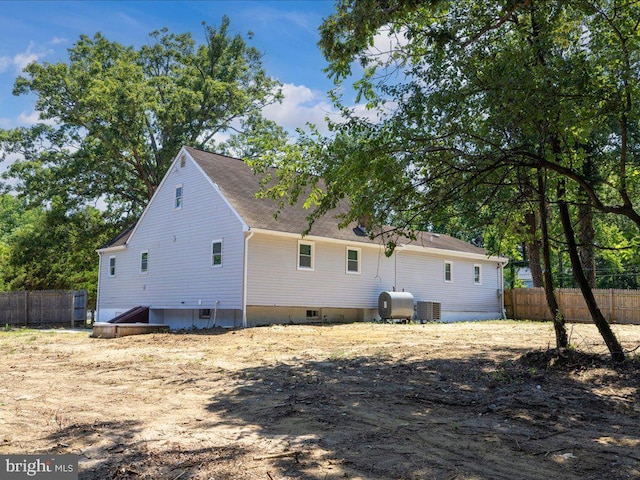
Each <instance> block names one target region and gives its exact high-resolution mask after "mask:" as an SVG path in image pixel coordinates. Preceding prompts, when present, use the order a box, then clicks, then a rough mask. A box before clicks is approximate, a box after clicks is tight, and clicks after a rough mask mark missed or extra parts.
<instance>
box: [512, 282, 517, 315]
mask: <svg viewBox="0 0 640 480" xmlns="http://www.w3.org/2000/svg"><path fill="white" fill-rule="evenodd" d="M511 311H512V312H513V319H514V320H517V319H518V315H517V314H516V289H515V288H512V289H511Z"/></svg>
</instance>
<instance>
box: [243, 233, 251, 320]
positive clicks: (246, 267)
mask: <svg viewBox="0 0 640 480" xmlns="http://www.w3.org/2000/svg"><path fill="white" fill-rule="evenodd" d="M251 237H253V232H252V231H251V229H249V235H247V236H246V237H244V272H243V274H242V328H247V277H248V270H249V239H250V238H251Z"/></svg>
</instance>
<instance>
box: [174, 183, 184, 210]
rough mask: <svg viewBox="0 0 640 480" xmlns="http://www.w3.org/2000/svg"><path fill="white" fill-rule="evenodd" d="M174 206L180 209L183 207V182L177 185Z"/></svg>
mask: <svg viewBox="0 0 640 480" xmlns="http://www.w3.org/2000/svg"><path fill="white" fill-rule="evenodd" d="M173 208H174V209H175V210H180V209H181V208H182V184H180V185H176V196H175V201H174V204H173Z"/></svg>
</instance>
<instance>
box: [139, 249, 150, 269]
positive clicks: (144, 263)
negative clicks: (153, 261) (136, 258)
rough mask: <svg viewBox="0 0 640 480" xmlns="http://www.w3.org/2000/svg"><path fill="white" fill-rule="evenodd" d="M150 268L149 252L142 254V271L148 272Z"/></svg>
mask: <svg viewBox="0 0 640 480" xmlns="http://www.w3.org/2000/svg"><path fill="white" fill-rule="evenodd" d="M148 268H149V252H142V253H141V254H140V273H147V271H148Z"/></svg>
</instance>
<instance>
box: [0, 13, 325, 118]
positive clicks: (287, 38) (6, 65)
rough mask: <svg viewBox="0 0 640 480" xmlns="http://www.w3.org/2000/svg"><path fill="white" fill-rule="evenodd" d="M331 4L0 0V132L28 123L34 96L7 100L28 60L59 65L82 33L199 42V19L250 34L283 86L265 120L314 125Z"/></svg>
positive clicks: (135, 41) (320, 109)
mask: <svg viewBox="0 0 640 480" xmlns="http://www.w3.org/2000/svg"><path fill="white" fill-rule="evenodd" d="M333 6H334V3H333V0H311V1H303V0H288V1H282V0H262V1H259V0H254V1H247V0H235V1H218V0H208V1H205V0H200V1H168V0H165V1H152V0H146V1H143V0H140V1H115V0H113V1H93V0H88V1H56V0H50V1H29V0H27V1H12V0H9V1H7V0H0V32H1V33H0V40H1V41H0V128H5V129H6V128H13V127H17V126H28V125H31V124H33V123H35V122H36V121H37V120H38V118H37V112H34V98H33V97H30V96H20V97H15V96H13V95H12V89H13V84H14V82H15V79H16V78H17V76H19V75H20V72H21V69H22V68H23V67H24V66H25V65H26V64H27V63H29V62H31V61H38V62H48V63H57V62H60V61H66V59H67V49H68V48H69V47H71V46H72V45H73V44H74V43H75V42H76V41H77V40H78V38H79V36H80V35H82V34H85V35H88V36H93V35H94V34H95V33H96V32H101V33H102V34H103V35H104V36H106V37H107V38H108V39H109V40H112V41H116V42H119V43H122V44H124V45H133V46H139V45H141V44H144V43H145V42H147V41H148V34H149V33H150V32H152V31H153V30H156V29H160V28H162V27H168V28H169V29H170V30H171V31H172V32H174V33H183V32H191V33H192V35H193V36H194V38H195V39H196V41H197V42H199V43H200V42H203V41H204V29H203V26H202V22H203V21H205V22H207V24H209V25H218V24H219V21H220V18H221V17H222V15H224V14H226V15H228V16H229V17H230V19H231V29H232V31H233V32H234V33H240V34H242V35H246V34H247V33H248V32H249V31H252V32H253V33H254V38H253V40H252V41H250V44H251V45H253V46H255V47H257V48H258V49H259V50H260V51H262V52H263V53H264V64H265V67H266V70H267V72H268V73H269V74H270V75H271V76H273V77H275V78H277V79H278V80H280V81H281V82H282V83H283V84H284V93H285V95H286V100H285V102H284V104H283V105H281V106H279V107H277V108H276V107H273V108H271V109H270V110H269V111H268V112H265V113H266V114H267V116H269V117H270V118H272V119H274V120H276V121H278V122H279V123H280V124H281V125H283V126H284V127H287V128H290V129H292V128H294V127H296V126H302V125H304V124H305V122H306V121H311V122H313V123H321V122H322V120H323V118H324V117H325V116H326V115H327V114H331V113H332V111H333V110H332V107H331V105H330V103H329V102H328V100H327V96H326V92H327V91H328V90H329V89H331V88H332V86H333V84H332V82H331V80H329V79H327V77H326V75H325V74H324V73H323V72H322V69H323V68H324V67H325V66H326V62H325V60H324V58H323V57H322V54H321V52H320V50H319V48H318V46H317V42H318V40H319V34H318V26H319V25H320V24H321V23H322V20H323V18H326V17H328V16H329V15H331V13H332V12H333Z"/></svg>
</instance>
